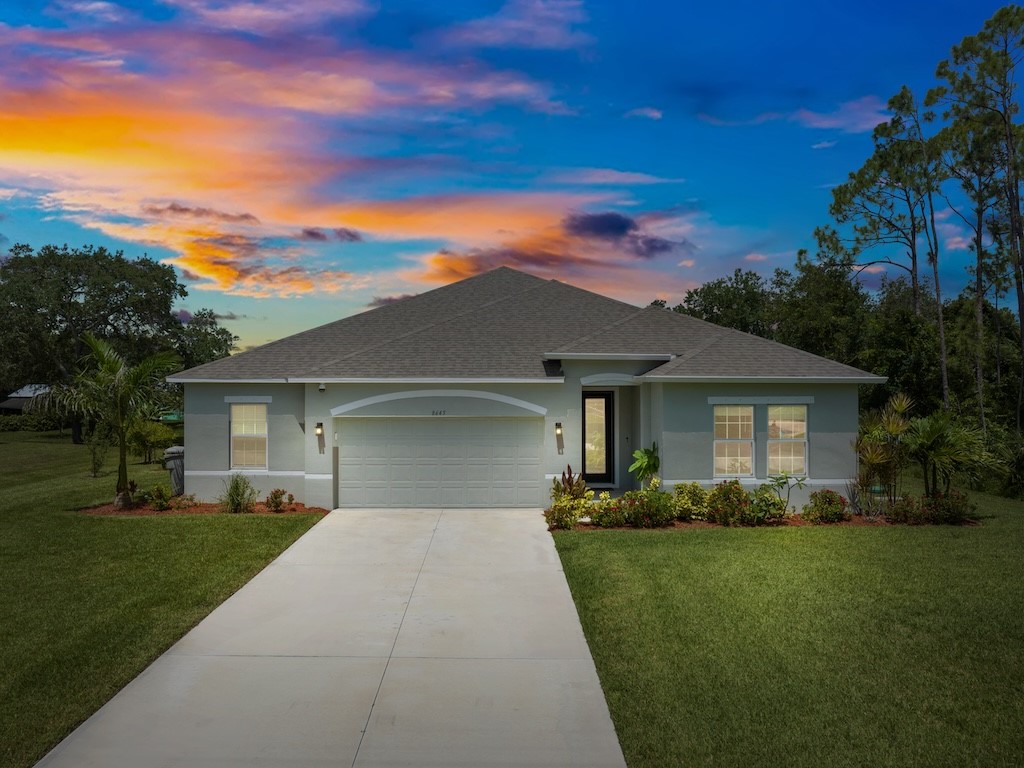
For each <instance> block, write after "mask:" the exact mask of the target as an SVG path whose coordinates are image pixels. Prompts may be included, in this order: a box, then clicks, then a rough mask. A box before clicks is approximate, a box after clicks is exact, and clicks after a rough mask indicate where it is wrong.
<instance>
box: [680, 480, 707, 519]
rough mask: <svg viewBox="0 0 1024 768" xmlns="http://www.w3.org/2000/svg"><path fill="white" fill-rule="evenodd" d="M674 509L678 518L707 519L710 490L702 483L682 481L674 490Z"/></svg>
mask: <svg viewBox="0 0 1024 768" xmlns="http://www.w3.org/2000/svg"><path fill="white" fill-rule="evenodd" d="M672 510H673V511H674V512H675V516H676V520H682V521H683V522H686V521H687V520H706V519H707V517H708V492H707V491H706V490H705V489H704V488H703V487H702V486H701V485H700V483H680V484H679V485H677V486H676V487H675V489H674V490H673V492H672Z"/></svg>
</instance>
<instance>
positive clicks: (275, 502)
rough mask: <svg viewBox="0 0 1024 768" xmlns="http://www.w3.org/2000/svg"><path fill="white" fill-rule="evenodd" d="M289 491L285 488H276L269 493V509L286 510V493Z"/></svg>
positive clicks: (274, 510)
mask: <svg viewBox="0 0 1024 768" xmlns="http://www.w3.org/2000/svg"><path fill="white" fill-rule="evenodd" d="M286 493H288V492H287V491H286V490H285V489H284V488H275V489H274V490H272V491H271V492H270V493H268V494H267V501H266V505H267V509H268V510H269V511H271V512H284V495H285V494H286Z"/></svg>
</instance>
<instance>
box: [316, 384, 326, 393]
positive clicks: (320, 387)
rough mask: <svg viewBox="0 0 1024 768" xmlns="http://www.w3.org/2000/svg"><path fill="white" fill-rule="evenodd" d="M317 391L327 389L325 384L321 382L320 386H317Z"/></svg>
mask: <svg viewBox="0 0 1024 768" xmlns="http://www.w3.org/2000/svg"><path fill="white" fill-rule="evenodd" d="M317 391H318V392H326V391H327V385H326V384H324V383H322V382H321V384H320V386H319V387H317Z"/></svg>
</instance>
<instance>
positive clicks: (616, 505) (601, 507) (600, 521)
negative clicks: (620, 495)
mask: <svg viewBox="0 0 1024 768" xmlns="http://www.w3.org/2000/svg"><path fill="white" fill-rule="evenodd" d="M590 522H592V523H593V524H594V525H596V526H598V527H600V528H621V527H622V526H624V525H625V524H626V510H625V509H624V508H623V506H622V499H613V498H612V495H611V494H610V493H609V492H608V491H601V495H600V496H598V501H597V504H595V505H594V507H593V509H591V511H590Z"/></svg>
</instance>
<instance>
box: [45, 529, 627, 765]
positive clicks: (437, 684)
mask: <svg viewBox="0 0 1024 768" xmlns="http://www.w3.org/2000/svg"><path fill="white" fill-rule="evenodd" d="M39 765H40V766H47V768H53V767H54V766H76V768H83V767H84V766H97V768H99V767H102V768H119V767H121V766H124V767H125V768H128V767H130V768H138V767H139V766H233V767H236V768H237V766H274V767H275V768H278V767H279V766H346V767H347V766H356V767H360V768H362V767H365V768H369V767H370V766H624V765H625V762H624V760H623V758H622V752H621V750H620V749H619V744H618V741H617V740H616V737H615V731H614V728H613V727H612V723H611V719H610V718H609V716H608V708H607V706H606V704H605V700H604V696H603V694H602V693H601V688H600V684H599V682H598V679H597V674H596V672H595V670H594V663H593V660H592V658H591V656H590V651H589V649H588V648H587V644H586V641H585V640H584V637H583V632H582V630H581V628H580V623H579V619H578V617H577V614H576V608H575V606H574V604H573V602H572V597H571V595H570V594H569V589H568V586H567V585H566V582H565V577H564V575H563V574H562V570H561V564H560V563H559V560H558V556H557V554H556V552H555V548H554V544H553V542H552V541H551V537H550V535H549V534H548V533H547V531H546V529H545V525H544V520H543V517H542V516H541V514H540V512H539V510H388V511H384V510H345V511H340V510H338V511H334V512H332V513H331V514H330V515H328V516H327V517H326V518H324V519H323V520H322V521H321V522H320V523H318V524H317V525H316V526H314V527H313V528H312V529H311V530H310V531H309V532H308V533H306V534H305V535H304V536H303V537H302V538H301V539H299V540H298V541H297V542H295V544H294V545H292V546H291V547H290V548H289V549H288V550H287V551H286V552H285V553H284V554H282V555H281V557H279V558H278V559H277V560H275V561H274V562H273V563H272V564H271V565H269V566H268V567H267V568H266V569H264V570H263V571H262V572H261V573H260V574H259V575H258V576H256V578H254V579H253V580H252V581H251V582H249V583H248V584H247V585H246V586H244V587H243V588H242V589H241V590H239V591H238V592H237V593H236V594H235V595H234V596H232V597H231V598H230V599H229V600H227V601H226V602H225V603H224V604H223V605H221V606H220V607H219V608H217V609H216V610H215V611H214V612H213V613H211V614H210V615H209V616H208V617H207V618H206V619H205V620H204V621H203V622H202V623H200V624H199V626H197V627H196V628H195V629H194V630H192V631H191V632H189V633H188V634H187V635H186V636H185V637H183V638H182V639H181V640H180V641H179V642H178V643H177V644H176V645H175V646H173V647H172V648H171V649H170V650H169V651H167V653H165V654H164V655H163V656H161V657H160V658H159V659H157V660H156V661H155V662H154V663H153V664H152V665H151V666H150V667H149V668H148V669H146V670H145V671H144V672H143V673H142V674H141V675H139V677H138V678H136V679H135V680H133V681H132V682H131V683H129V684H128V685H127V686H126V687H125V688H124V689H123V690H122V691H121V692H120V693H118V694H117V695H116V696H115V697H114V698H113V699H112V700H111V701H110V702H109V703H107V704H106V705H105V706H104V707H103V708H102V709H100V710H99V711H98V712H97V713H96V714H95V715H93V716H92V717H91V718H89V720H87V721H86V722H85V723H84V724H82V726H80V727H79V728H78V729H77V730H76V731H74V732H73V733H72V734H71V735H70V736H68V738H66V739H65V740H64V741H63V742H61V743H60V744H59V745H58V746H57V747H56V748H55V749H54V750H53V751H52V752H50V753H49V754H48V755H47V756H46V757H45V758H44V759H43V760H42V761H41V762H40V763H39Z"/></svg>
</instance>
